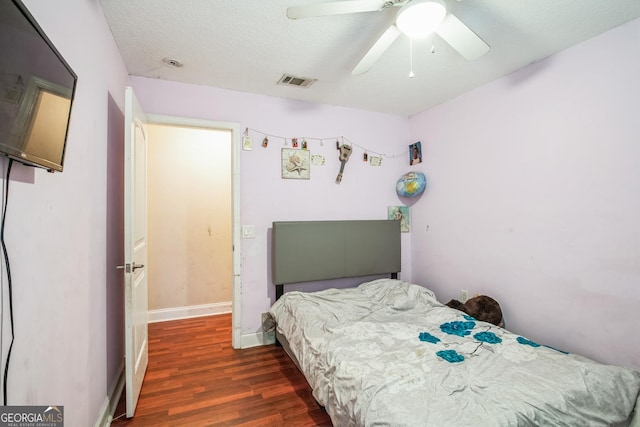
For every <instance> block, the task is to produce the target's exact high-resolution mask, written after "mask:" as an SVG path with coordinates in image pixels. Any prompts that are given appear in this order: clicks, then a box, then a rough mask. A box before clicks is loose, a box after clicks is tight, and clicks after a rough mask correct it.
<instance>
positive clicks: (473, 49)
mask: <svg viewBox="0 0 640 427" xmlns="http://www.w3.org/2000/svg"><path fill="white" fill-rule="evenodd" d="M436 34H438V35H439V36H440V37H442V39H443V40H444V41H446V42H447V43H449V44H450V45H451V47H452V48H454V49H455V50H457V51H458V52H459V53H460V55H462V56H463V57H464V58H465V59H466V60H468V61H473V60H475V59H478V58H480V57H481V56H482V55H484V54H485V53H487V52H489V45H488V44H486V43H485V42H484V40H482V39H481V38H480V37H478V36H477V35H476V33H474V32H473V31H471V29H470V28H469V27H467V26H466V25H465V24H464V23H462V21H460V20H459V19H458V18H456V17H455V16H453V15H451V14H449V15H447V17H446V18H444V21H442V23H441V24H440V25H439V26H438V28H437V29H436Z"/></svg>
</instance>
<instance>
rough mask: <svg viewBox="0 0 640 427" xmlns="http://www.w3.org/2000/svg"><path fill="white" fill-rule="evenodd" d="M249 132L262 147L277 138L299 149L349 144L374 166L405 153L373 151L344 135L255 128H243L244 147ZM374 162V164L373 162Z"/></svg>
mask: <svg viewBox="0 0 640 427" xmlns="http://www.w3.org/2000/svg"><path fill="white" fill-rule="evenodd" d="M250 133H253V134H258V135H259V138H260V140H261V143H260V145H261V146H262V148H267V147H269V145H270V144H271V143H272V142H273V140H277V141H282V146H283V147H290V148H298V149H301V150H309V149H311V147H310V143H318V144H319V145H320V146H321V147H324V146H325V143H328V144H331V143H335V145H336V149H337V150H340V147H342V146H345V145H346V146H349V147H350V148H351V151H353V148H354V147H355V148H358V149H360V150H362V152H363V154H362V160H363V161H365V162H371V163H372V165H374V166H380V164H381V163H382V158H383V157H384V158H388V159H393V158H397V157H404V156H406V153H405V152H403V153H398V154H386V153H380V152H377V151H373V150H370V149H369V148H367V147H365V146H363V145H360V144H356V143H355V142H353V141H351V140H349V139H348V138H345V137H344V136H333V137H328V138H317V137H302V138H301V137H286V136H280V135H274V134H270V133H267V132H262V131H259V130H257V129H252V128H245V131H244V133H243V134H242V138H243V147H244V148H245V149H250V148H248V147H251V146H252V141H253V139H252V138H251V135H250ZM374 162H375V164H374Z"/></svg>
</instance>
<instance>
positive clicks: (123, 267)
mask: <svg viewBox="0 0 640 427" xmlns="http://www.w3.org/2000/svg"><path fill="white" fill-rule="evenodd" d="M138 268H144V264H136V263H135V262H134V263H133V264H125V265H117V266H116V269H118V270H124V271H125V272H127V273H131V272H132V271H136V270H137V269H138Z"/></svg>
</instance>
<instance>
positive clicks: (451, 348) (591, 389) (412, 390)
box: [270, 279, 640, 427]
mask: <svg viewBox="0 0 640 427" xmlns="http://www.w3.org/2000/svg"><path fill="white" fill-rule="evenodd" d="M270 314H271V316H272V317H273V318H274V320H275V322H276V328H277V331H278V333H279V334H281V335H283V336H284V337H286V339H287V341H288V343H289V346H290V350H289V351H290V352H291V353H292V354H293V356H294V357H295V358H296V359H297V362H298V364H299V367H300V369H301V370H302V372H303V373H304V375H305V377H306V378H307V381H308V382H309V384H310V386H311V388H312V390H313V395H314V397H315V398H316V400H317V401H318V402H319V403H320V404H321V405H323V406H324V407H325V408H326V410H327V412H328V414H329V416H330V417H331V419H332V421H333V423H334V425H335V426H421V427H423V426H438V427H442V426H484V425H488V426H528V425H531V426H539V425H553V426H580V427H583V426H625V425H629V424H630V423H633V424H632V425H635V424H636V423H638V422H640V421H639V419H638V418H639V417H640V415H637V416H636V418H635V419H633V421H632V418H633V417H634V408H635V407H636V405H638V403H637V402H638V399H639V393H640V373H638V372H637V371H634V370H632V369H627V368H622V367H616V366H609V365H604V364H600V363H596V362H594V361H592V360H590V359H587V358H585V357H582V356H579V355H575V354H569V353H567V352H565V351H563V350H562V349H554V348H551V347H548V346H545V345H543V344H542V343H536V342H533V341H531V340H529V339H527V338H526V337H524V336H521V335H518V334H514V333H511V332H509V331H507V330H505V329H502V328H499V327H497V326H495V325H492V324H489V323H485V322H480V321H477V320H476V319H473V318H471V317H469V316H467V315H466V314H464V313H462V312H460V311H457V310H454V309H451V308H449V307H446V306H445V305H443V304H441V303H440V302H438V301H437V299H436V297H435V295H434V294H433V292H431V291H430V290H428V289H426V288H424V287H422V286H418V285H415V284H411V283H407V282H402V281H399V280H393V279H380V280H375V281H371V282H367V283H364V284H362V285H360V286H358V287H357V288H351V289H342V290H337V289H327V290H324V291H319V292H313V293H303V292H297V291H296V292H288V293H286V294H285V295H284V296H283V297H281V298H280V299H279V300H278V301H276V303H275V304H274V305H273V306H272V308H271V309H270Z"/></svg>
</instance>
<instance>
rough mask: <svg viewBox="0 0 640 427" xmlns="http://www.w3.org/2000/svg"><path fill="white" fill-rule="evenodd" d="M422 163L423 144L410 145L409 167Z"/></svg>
mask: <svg viewBox="0 0 640 427" xmlns="http://www.w3.org/2000/svg"><path fill="white" fill-rule="evenodd" d="M418 163H422V144H421V143H420V141H418V142H416V143H415V144H411V145H409V165H412V166H413V165H417V164H418Z"/></svg>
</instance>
